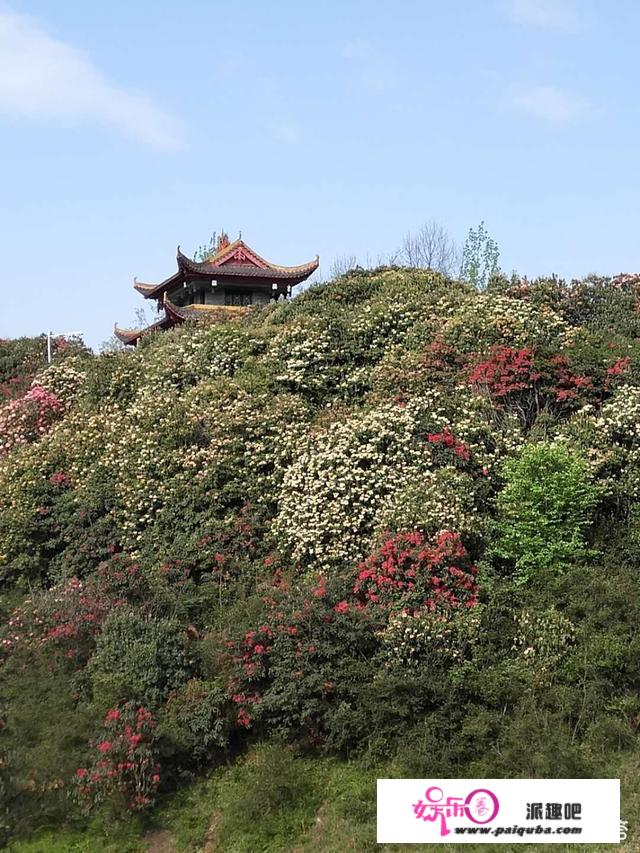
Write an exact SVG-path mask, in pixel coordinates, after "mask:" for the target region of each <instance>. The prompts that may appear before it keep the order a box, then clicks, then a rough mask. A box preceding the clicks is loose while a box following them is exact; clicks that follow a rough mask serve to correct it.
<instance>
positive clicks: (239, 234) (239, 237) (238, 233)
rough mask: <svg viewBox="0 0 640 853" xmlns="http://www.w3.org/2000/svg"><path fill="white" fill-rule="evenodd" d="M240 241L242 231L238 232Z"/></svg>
mask: <svg viewBox="0 0 640 853" xmlns="http://www.w3.org/2000/svg"><path fill="white" fill-rule="evenodd" d="M238 240H242V231H238Z"/></svg>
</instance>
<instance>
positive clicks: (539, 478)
mask: <svg viewBox="0 0 640 853" xmlns="http://www.w3.org/2000/svg"><path fill="white" fill-rule="evenodd" d="M504 476H505V480H506V485H505V488H504V489H503V490H502V492H500V494H499V495H498V499H497V509H498V519H497V522H496V531H495V532H496V535H497V541H496V545H495V549H494V552H495V554H496V555H497V556H498V557H501V558H503V559H506V560H509V561H512V562H513V563H515V569H516V577H517V579H518V580H519V581H520V582H525V581H527V580H528V579H529V577H530V576H531V575H532V574H534V573H536V572H538V571H540V570H543V569H545V568H550V567H557V568H561V567H562V564H563V563H565V562H567V561H570V560H572V559H573V558H575V557H578V556H580V555H584V553H585V551H586V547H585V538H584V533H585V529H586V528H587V527H588V525H589V524H590V521H591V511H592V509H593V507H594V505H595V503H596V500H597V497H598V490H597V488H596V487H595V486H594V485H593V484H592V483H591V482H590V481H589V476H588V473H587V470H586V468H585V466H584V464H583V463H582V462H581V461H580V460H578V459H575V458H574V457H572V456H571V455H570V454H569V452H568V451H567V450H565V449H564V448H563V447H559V446H554V445H548V444H539V445H531V446H529V447H526V448H525V449H524V451H523V452H522V454H521V455H520V457H518V458H517V459H509V460H508V461H507V462H506V464H505V466H504Z"/></svg>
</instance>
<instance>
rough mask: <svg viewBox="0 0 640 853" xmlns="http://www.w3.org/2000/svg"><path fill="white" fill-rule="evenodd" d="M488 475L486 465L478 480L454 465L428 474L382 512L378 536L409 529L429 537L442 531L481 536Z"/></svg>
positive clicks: (390, 502) (397, 494)
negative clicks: (481, 507) (481, 508)
mask: <svg viewBox="0 0 640 853" xmlns="http://www.w3.org/2000/svg"><path fill="white" fill-rule="evenodd" d="M483 471H484V472H485V473H483ZM488 475H489V469H488V468H487V467H486V466H483V468H482V469H481V471H480V475H479V476H478V477H476V478H475V479H474V478H473V477H471V476H469V475H467V474H465V473H463V472H461V471H459V470H457V469H456V468H454V467H453V466H451V465H445V466H443V467H442V468H437V469H436V470H435V471H427V472H426V473H425V474H424V475H423V476H422V477H421V478H419V479H416V480H415V481H412V482H409V483H407V485H406V486H405V487H404V488H402V489H400V490H399V491H398V492H396V494H395V495H394V496H393V497H392V498H391V499H390V501H389V502H388V504H387V505H386V507H384V508H382V509H381V511H380V514H379V516H378V521H377V525H376V531H375V533H376V535H377V536H378V537H379V536H381V535H382V534H383V533H384V532H385V531H387V530H391V531H400V530H407V529H409V530H410V529H416V530H421V531H422V532H423V533H426V534H429V535H432V534H435V533H438V532H439V531H441V530H457V531H459V532H460V533H473V534H475V535H481V532H482V527H483V520H482V517H481V515H480V512H479V507H480V506H482V504H483V503H484V502H485V500H486V499H487V497H488V493H487V492H486V489H487V487H488V479H489V477H488Z"/></svg>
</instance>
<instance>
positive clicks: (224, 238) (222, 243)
mask: <svg viewBox="0 0 640 853" xmlns="http://www.w3.org/2000/svg"><path fill="white" fill-rule="evenodd" d="M228 245H229V235H228V234H227V232H226V231H221V232H220V236H219V237H218V246H217V248H216V253H217V252H221V251H222V250H223V249H226V248H227V246H228Z"/></svg>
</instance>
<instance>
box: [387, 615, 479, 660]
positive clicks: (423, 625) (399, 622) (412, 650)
mask: <svg viewBox="0 0 640 853" xmlns="http://www.w3.org/2000/svg"><path fill="white" fill-rule="evenodd" d="M481 625H482V606H481V605H476V606H475V607H472V608H470V609H468V610H465V609H458V610H454V611H452V612H451V613H432V612H429V611H424V612H420V613H416V614H411V613H396V614H394V615H392V616H391V617H390V619H389V623H388V625H387V627H386V628H385V630H384V631H383V632H382V634H381V639H382V647H383V653H384V657H385V660H386V662H387V665H388V666H394V667H401V668H415V667H424V669H425V670H427V671H428V670H429V669H431V668H440V667H446V666H451V665H452V664H456V663H461V662H462V661H463V660H465V659H466V658H468V657H469V655H470V654H471V652H472V649H473V644H474V643H475V642H476V640H477V639H478V637H479V634H480V628H481Z"/></svg>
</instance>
